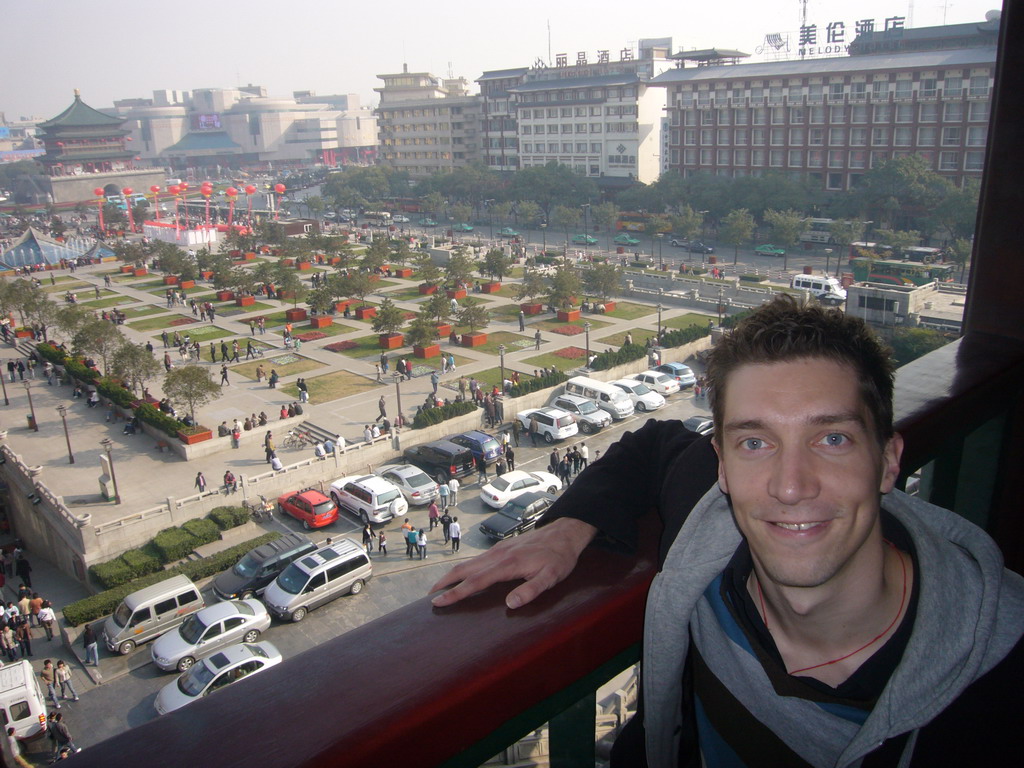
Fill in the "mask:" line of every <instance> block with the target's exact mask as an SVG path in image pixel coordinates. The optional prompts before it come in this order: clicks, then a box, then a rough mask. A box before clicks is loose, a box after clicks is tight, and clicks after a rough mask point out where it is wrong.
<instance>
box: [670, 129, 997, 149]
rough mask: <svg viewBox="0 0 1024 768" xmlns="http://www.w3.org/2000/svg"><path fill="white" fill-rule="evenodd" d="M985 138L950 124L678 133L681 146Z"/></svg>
mask: <svg viewBox="0 0 1024 768" xmlns="http://www.w3.org/2000/svg"><path fill="white" fill-rule="evenodd" d="M987 135H988V128H987V127H986V126H980V125H979V126H968V127H966V128H965V127H964V126H961V125H950V126H945V127H943V128H938V127H935V126H919V127H917V128H915V127H912V126H897V127H895V128H857V127H845V126H836V127H832V128H732V129H729V128H718V129H714V128H702V129H699V130H698V129H693V128H686V129H683V131H682V144H683V145H684V146H705V147H707V146H713V147H728V146H730V145H731V146H740V147H742V146H747V145H751V146H766V145H770V146H785V145H792V146H798V147H799V146H805V145H806V146H812V147H815V146H825V145H828V146H833V147H834V146H847V145H849V146H854V147H866V146H868V145H869V144H870V145H871V146H889V145H894V146H897V147H910V146H918V147H935V146H940V145H941V146H944V147H955V146H961V145H965V146H968V147H984V146H985V140H986V137H987ZM679 137H680V131H679V129H678V128H673V129H672V130H671V133H670V139H669V141H670V145H671V144H675V145H678V144H680V140H679Z"/></svg>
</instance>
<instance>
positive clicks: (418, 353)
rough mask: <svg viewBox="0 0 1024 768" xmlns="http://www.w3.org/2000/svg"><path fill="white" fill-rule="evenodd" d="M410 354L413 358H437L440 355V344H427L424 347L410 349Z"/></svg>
mask: <svg viewBox="0 0 1024 768" xmlns="http://www.w3.org/2000/svg"><path fill="white" fill-rule="evenodd" d="M412 354H413V356H415V357H422V358H428V357H438V356H439V355H440V354H441V345H440V344H428V345H427V346H425V347H420V346H414V347H413V348H412Z"/></svg>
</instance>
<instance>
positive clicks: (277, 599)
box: [263, 538, 373, 623]
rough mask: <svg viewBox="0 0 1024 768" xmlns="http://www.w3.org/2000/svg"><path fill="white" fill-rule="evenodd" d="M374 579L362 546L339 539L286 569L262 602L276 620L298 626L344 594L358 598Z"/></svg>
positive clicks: (371, 567)
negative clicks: (311, 614)
mask: <svg viewBox="0 0 1024 768" xmlns="http://www.w3.org/2000/svg"><path fill="white" fill-rule="evenodd" d="M372 576H373V564H372V563H371V562H370V558H369V557H368V556H367V552H366V550H365V549H363V546H362V545H361V544H358V543H356V542H355V541H353V540H352V539H347V538H346V539H340V540H338V541H334V542H332V543H330V544H326V545H324V546H323V547H321V548H320V549H318V550H317V551H316V552H311V553H310V554H308V555H306V556H305V557H300V558H299V559H298V560H296V561H295V562H294V563H292V564H291V565H289V566H288V567H287V568H285V569H284V571H283V572H282V573H281V575H280V576H278V577H277V578H276V579H275V580H274V583H273V584H271V585H270V586H269V587H267V591H266V592H264V593H263V602H264V603H265V604H266V606H267V610H268V611H270V613H271V614H273V615H274V617H275V618H277V619H280V620H281V621H291V622H295V623H298V622H300V621H302V620H303V619H304V618H306V614H307V613H309V612H310V611H312V610H313V609H315V608H319V607H320V606H321V605H325V604H327V603H329V602H331V601H332V600H335V599H337V598H339V597H341V596H342V595H358V594H359V593H360V592H361V591H362V590H363V585H364V584H365V583H366V582H367V581H369V580H370V578H371V577H372Z"/></svg>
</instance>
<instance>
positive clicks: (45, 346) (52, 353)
mask: <svg viewBox="0 0 1024 768" xmlns="http://www.w3.org/2000/svg"><path fill="white" fill-rule="evenodd" d="M36 351H38V352H39V354H40V355H41V356H42V357H44V358H46V359H47V360H49V361H50V362H51V363H53V364H54V365H64V361H65V360H67V358H68V356H67V354H66V353H65V352H64V351H62V350H60V349H57V347H55V346H53V344H49V343H47V342H45V341H44V342H40V343H39V344H36Z"/></svg>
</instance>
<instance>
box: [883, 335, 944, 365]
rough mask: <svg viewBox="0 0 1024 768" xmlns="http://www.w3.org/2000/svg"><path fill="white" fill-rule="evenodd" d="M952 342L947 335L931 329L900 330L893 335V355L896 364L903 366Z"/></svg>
mask: <svg viewBox="0 0 1024 768" xmlns="http://www.w3.org/2000/svg"><path fill="white" fill-rule="evenodd" d="M950 341H951V339H949V338H948V337H947V336H946V335H945V334H942V333H940V332H939V331H935V330H932V329H931V328H898V329H897V330H896V331H895V332H894V333H893V335H892V353H893V357H894V358H896V364H897V365H899V366H903V365H906V364H907V363H910V362H912V361H914V360H917V358H919V357H923V356H924V355H927V354H928V353H929V352H933V351H934V350H936V349H938V348H939V347H944V346H946V344H948V343H949V342H950Z"/></svg>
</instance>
